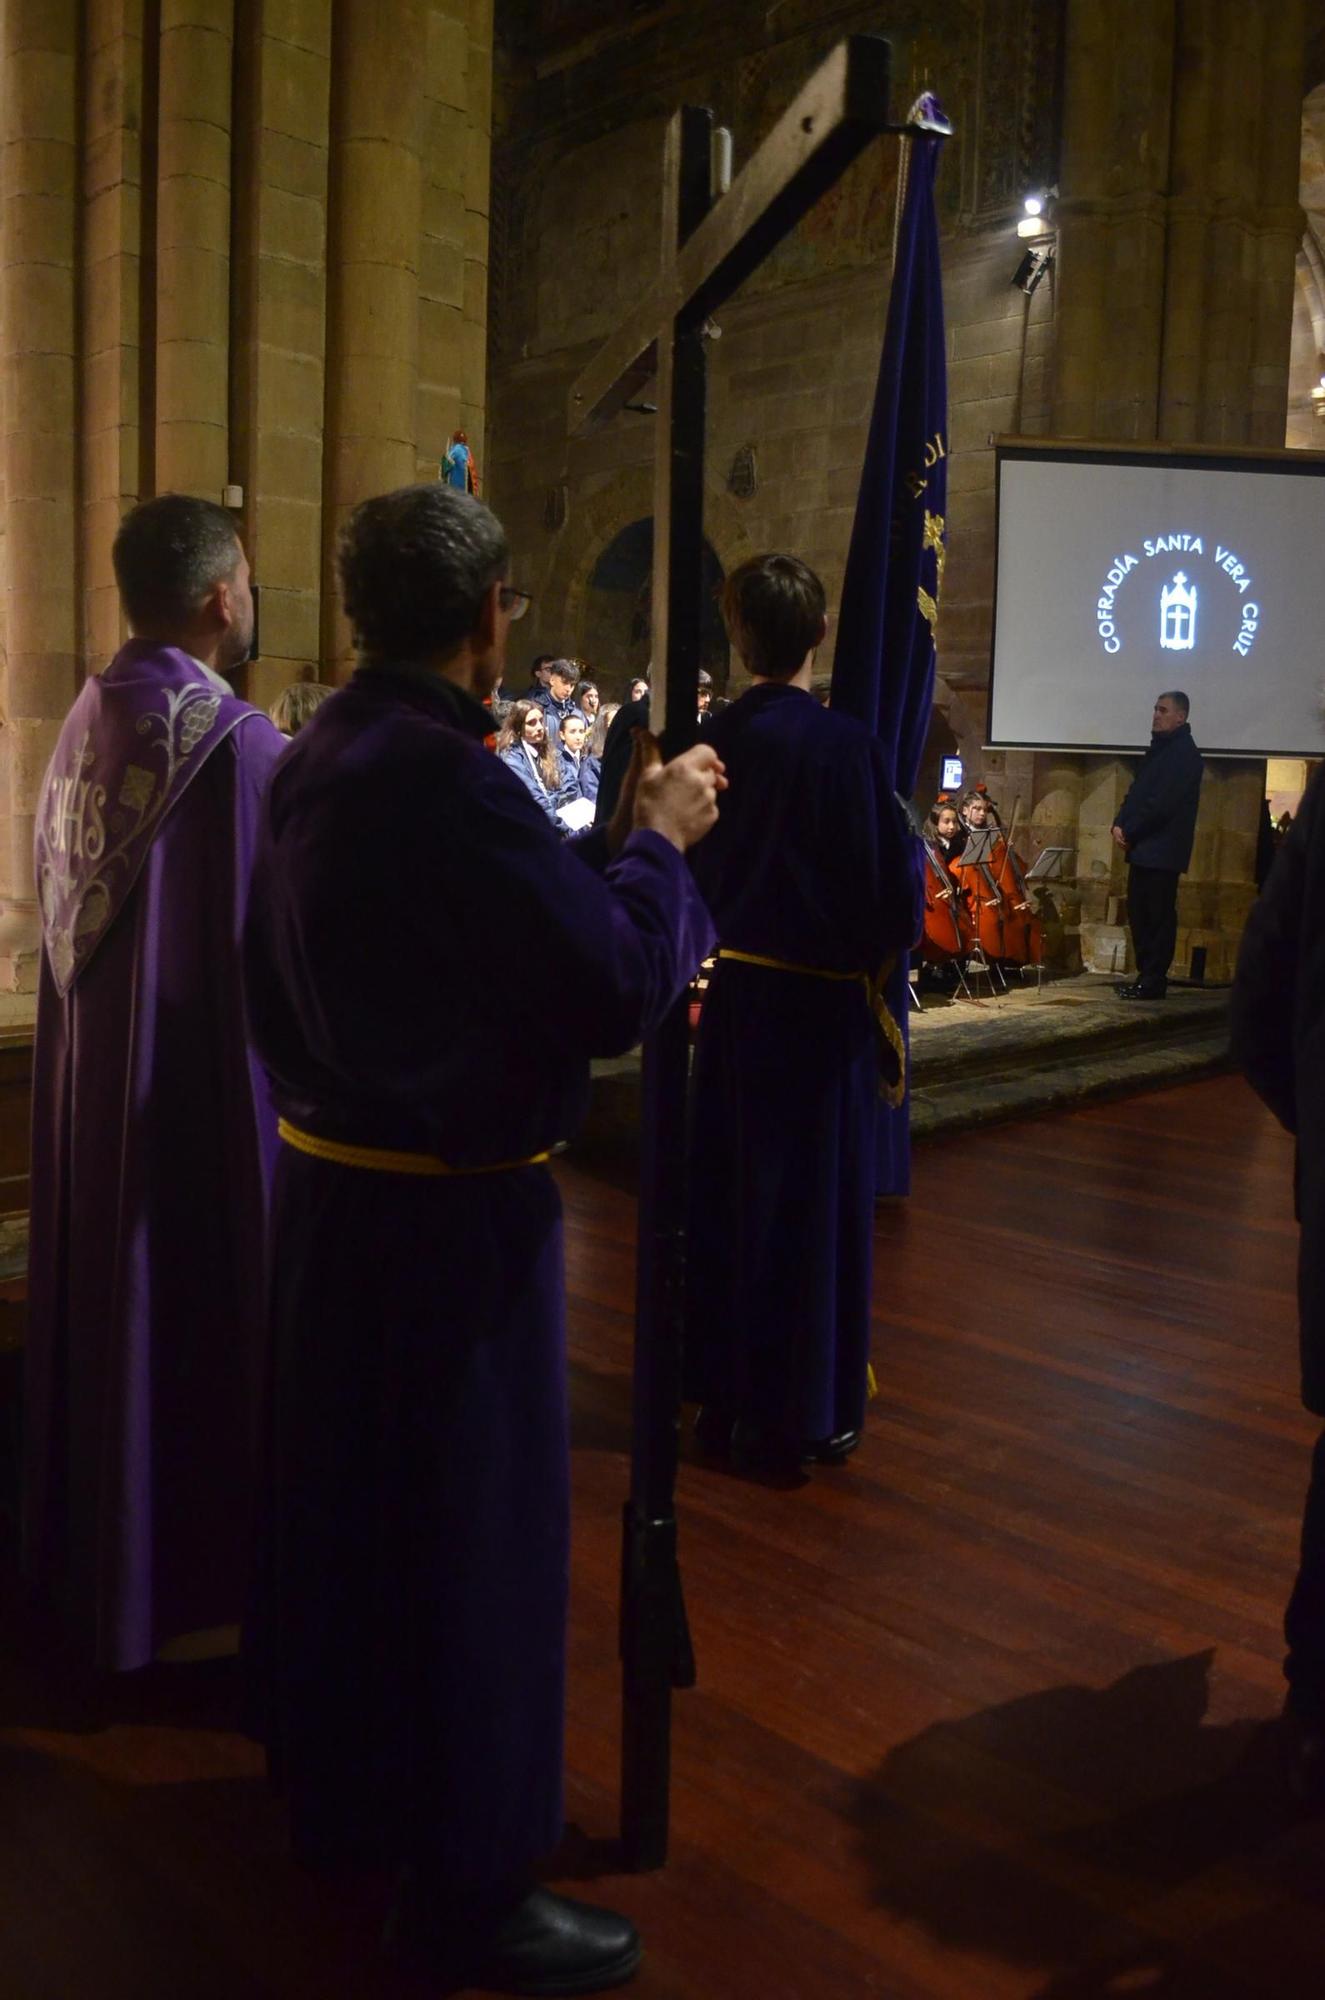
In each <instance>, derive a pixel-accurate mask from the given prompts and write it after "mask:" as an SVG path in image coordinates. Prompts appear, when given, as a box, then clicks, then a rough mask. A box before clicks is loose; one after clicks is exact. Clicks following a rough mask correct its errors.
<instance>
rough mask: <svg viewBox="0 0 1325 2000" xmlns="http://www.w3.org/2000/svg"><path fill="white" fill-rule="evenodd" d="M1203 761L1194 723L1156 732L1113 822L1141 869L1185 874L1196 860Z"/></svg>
mask: <svg viewBox="0 0 1325 2000" xmlns="http://www.w3.org/2000/svg"><path fill="white" fill-rule="evenodd" d="M1204 770H1205V759H1204V758H1203V757H1202V755H1201V753H1200V751H1199V750H1198V749H1197V747H1196V744H1195V743H1194V741H1193V740H1192V731H1191V724H1190V723H1187V722H1184V723H1183V724H1182V727H1181V728H1180V729H1173V730H1170V731H1169V732H1168V734H1166V735H1162V736H1158V735H1157V736H1152V737H1151V739H1150V748H1149V749H1148V750H1147V751H1146V754H1145V756H1144V757H1143V758H1142V760H1141V769H1140V770H1139V771H1138V772H1137V774H1136V776H1135V778H1134V779H1133V780H1132V783H1131V786H1130V788H1129V790H1128V793H1127V796H1126V798H1125V799H1124V800H1123V802H1122V804H1121V805H1120V806H1119V808H1118V811H1117V814H1116V816H1115V818H1114V825H1115V826H1117V827H1120V828H1121V829H1122V831H1123V833H1124V835H1125V836H1126V839H1127V859H1128V860H1129V861H1130V862H1131V863H1132V864H1133V866H1134V867H1137V868H1169V869H1172V870H1173V872H1174V873H1175V874H1176V875H1181V874H1182V873H1183V872H1184V870H1185V869H1186V867H1187V865H1188V863H1189V862H1190V861H1191V858H1192V841H1193V840H1194V839H1195V837H1196V813H1197V808H1198V807H1199V805H1200V803H1201V774H1202V772H1203V771H1204Z"/></svg>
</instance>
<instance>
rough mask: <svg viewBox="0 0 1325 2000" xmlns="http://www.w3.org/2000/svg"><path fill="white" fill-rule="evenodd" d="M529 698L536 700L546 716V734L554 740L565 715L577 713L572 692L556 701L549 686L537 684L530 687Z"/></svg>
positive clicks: (559, 732) (559, 733)
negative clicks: (563, 698) (561, 699)
mask: <svg viewBox="0 0 1325 2000" xmlns="http://www.w3.org/2000/svg"><path fill="white" fill-rule="evenodd" d="M529 700H530V701H536V702H537V703H538V705H539V707H540V708H541V709H542V711H543V713H544V715H545V716H546V717H547V728H548V734H549V736H551V737H552V739H553V741H554V742H555V741H556V740H557V738H558V737H559V736H560V735H561V725H562V723H563V722H564V721H565V720H566V717H567V716H568V715H576V714H578V713H579V711H578V709H577V708H576V706H575V696H574V694H573V693H571V694H568V695H567V696H566V699H565V701H558V700H557V697H556V696H555V695H554V694H553V692H552V690H551V688H545V687H542V686H539V687H536V688H533V689H531V691H530V694H529Z"/></svg>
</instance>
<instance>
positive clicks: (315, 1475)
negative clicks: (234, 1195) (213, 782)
mask: <svg viewBox="0 0 1325 2000" xmlns="http://www.w3.org/2000/svg"><path fill="white" fill-rule="evenodd" d="M341 579H342V585H343V590H344V599H345V608H346V611H347V613H348V615H349V616H350V618H351V619H352V621H353V623H354V626H355V630H356V633H357V637H358V644H359V648H360V665H359V668H358V671H357V672H356V673H355V675H354V678H353V679H352V680H351V682H350V683H349V685H348V686H347V687H346V688H344V689H343V690H342V691H341V692H340V693H339V694H337V695H335V696H334V697H333V698H332V699H331V700H330V701H329V702H327V703H325V704H324V705H323V707H322V708H320V709H319V710H318V712H317V714H316V715H315V716H314V717H313V719H312V720H311V722H309V723H308V725H307V726H306V728H305V729H304V730H303V731H302V732H301V733H300V735H299V736H298V737H297V738H296V740H295V743H294V745H293V747H292V748H291V750H290V752H289V755H288V756H287V757H286V759H285V760H284V762H283V763H282V765H281V768H280V770H279V771H278V772H277V774H276V777H275V779H274V781H273V783H272V786H271V789H270V791H269V793H268V796H267V802H266V807H265V809H264V814H263V826H262V832H261V836H260V840H259V849H258V858H257V863H256V868H255V872H254V886H253V900H252V905H251V909H250V914H249V923H248V933H247V941H246V953H247V982H248V1000H249V1010H250V1018H251V1021H252V1025H253V1033H254V1036H255V1039H256V1042H257V1046H258V1048H259V1050H260V1052H261V1055H262V1058H263V1061H264V1062H265V1064H266V1067H267V1070H268V1073H269V1076H270V1078H271V1082H272V1087H273V1092H274V1095H275V1099H276V1103H277V1108H278V1110H279V1112H280V1114H281V1119H282V1122H281V1128H280V1129H281V1134H282V1137H283V1138H284V1140H285V1142H286V1143H285V1145H284V1147H283V1148H282V1150H281V1156H280V1159H279V1161H278V1164H277V1172H276V1188H275V1207H274V1221H273V1229H274V1243H273V1269H274V1293H273V1317H274V1338H275V1363H274V1366H275V1374H274V1411H273V1422H272V1427H271V1428H272V1437H273V1441H274V1458H273V1463H272V1467H271V1493H270V1514H269V1518H268V1522H267V1528H266V1533H265V1536H264V1538H263V1542H264V1554H263V1559H262V1576H261V1581H260V1590H259V1593H258V1603H257V1608H256V1612H255V1617H254V1620H253V1623H252V1625H251V1627H250V1630H249V1632H248V1634H247V1635H246V1649H247V1651H248V1653H249V1658H250V1665H251V1669H252V1686H253V1690H254V1694H255V1696H256V1700H257V1705H258V1713H257V1715H256V1716H255V1723H256V1726H257V1727H258V1729H259V1732H260V1733H261V1734H262V1735H263V1736H264V1738H265V1740H266V1742H267V1744H268V1746H269V1749H270V1752H271V1754H272V1759H273V1767H274V1769H275V1770H276V1771H278V1772H279V1774H280V1776H281V1777H282V1779H283V1781H284V1784H285V1786H286V1788H287V1789H288V1792H289V1796H290V1802H291V1806H292V1811H293V1820H294V1830H295V1838H296V1844H297V1847H298V1848H299V1849H300V1850H302V1851H303V1852H304V1853H305V1854H306V1855H308V1856H309V1857H311V1858H314V1859H317V1858H322V1859H325V1860H327V1861H329V1862H333V1861H337V1860H340V1859H346V1858H352V1857H354V1856H360V1857H363V1858H373V1859H376V1860H379V1861H382V1860H386V1861H389V1862H393V1863H396V1864H399V1865H400V1866H401V1867H402V1868H403V1869H404V1871H405V1879H404V1882H403V1885H402V1897H401V1901H400V1903H399V1905H398V1929H399V1933H400V1935H401V1936H402V1937H403V1939H404V1940H406V1941H408V1942H409V1943H410V1944H411V1945H412V1946H413V1947H414V1949H416V1950H418V1951H422V1952H423V1953H425V1954H426V1956H427V1958H428V1960H429V1962H430V1964H431V1966H432V1969H433V1970H434V1971H435V1972H437V1973H439V1974H442V1975H444V1977H446V1978H449V1979H451V1980H453V1981H454V1982H455V1983H459V1984H470V1983H474V1984H482V1985H485V1986H494V1987H497V1988H498V1989H500V1990H501V1991H509V1992H518V1993H553V1992H555V1993H573V1992H575V1993H578V1992H589V1991H593V1990H597V1989H598V1988H599V1987H603V1986H608V1985H613V1984H616V1983H617V1982H618V1981H620V1980H621V1979H624V1978H626V1977H628V1976H629V1974H630V1973H631V1971H633V1969H634V1966H635V1964H636V1963H637V1961H638V1958H639V1943H638V1939H637V1937H636V1935H635V1933H634V1930H633V1929H632V1927H631V1926H630V1925H629V1924H628V1923H626V1922H625V1921H624V1920H623V1919H620V1918H617V1917H614V1916H612V1915H610V1914H609V1913H606V1912H600V1911H594V1910H589V1909H585V1908H584V1907H583V1906H581V1905H579V1904H576V1903H571V1902H568V1901H566V1900H565V1899H562V1898H558V1897H554V1896H550V1895H548V1894H547V1893H545V1892H542V1891H538V1890H534V1889H533V1888H532V1887H531V1883H532V1873H531V1871H532V1869H533V1867H534V1865H535V1863H536V1862H537V1861H538V1860H539V1859H540V1858H541V1857H543V1856H545V1855H546V1854H547V1853H548V1852H549V1851H550V1850H551V1849H552V1848H553V1847H554V1846H555V1845H556V1843H557V1841H558V1840H559V1838H560V1836H561V1831H562V1799H561V1739H562V1720H563V1718H562V1710H563V1689H564V1679H565V1617H566V1589H567V1572H568V1525H569V1522H568V1514H569V1477H568V1472H569V1455H568V1438H567V1393H566V1357H565V1301H564V1287H563V1276H562V1241H561V1210H560V1203H559V1200H558V1196H557V1189H556V1185H555V1182H554V1181H553V1179H552V1177H551V1175H550V1174H549V1172H548V1170H547V1165H546V1161H547V1158H548V1155H549V1152H550V1151H551V1150H552V1149H554V1148H556V1147H557V1146H559V1145H560V1144H561V1143H562V1142H563V1141H564V1140H566V1139H569V1138H570V1137H571V1136H572V1135H573V1133H574V1131H575V1128H576V1126H577V1125H578V1124H579V1121H580V1118H581V1116H582V1114H583V1111H584V1108H585V1103H586V1100H587V1096H588V1084H589V1058H590V1057H591V1056H592V1055H599V1054H602V1055H607V1054H611V1053H615V1052H620V1051H623V1050H625V1049H628V1048H630V1047H631V1046H632V1045H633V1044H634V1043H635V1042H637V1041H638V1040H639V1039H640V1037H641V1036H642V1035H643V1034H645V1033H646V1032H648V1030H649V1029H650V1028H651V1027H652V1026H653V1024H654V1023H656V1022H657V1021H658V1020H659V1019H660V1017H661V1016H662V1015H663V1014H664V1013H665V1011H666V1009H667V1008H668V1007H669V1005H671V1003H672V1002H673V1001H674V1000H675V999H676V997H677V996H678V995H679V994H680V993H681V992H682V990H683V989H684V986H685V983H686V981H687V979H688V978H689V977H690V975H691V974H692V973H693V971H694V969H695V967H696V966H697V965H698V963H699V962H700V960H701V959H702V957H703V955H704V952H705V949H706V947H707V944H708V942H709V940H710V938H711V930H710V926H709V923H708V918H707V914H706V912H705V910H704V908H703V905H702V903H701V902H700V900H699V896H698V894H697V892H696V890H695V888H694V885H693V882H692V881H691V878H690V874H689V870H688V869H687V868H686V866H685V862H684V858H683V853H684V849H685V848H686V847H687V845H688V844H689V843H690V842H691V841H692V840H694V839H696V838H698V837H699V836H700V834H702V833H703V832H705V831H707V829H708V827H709V826H710V825H711V824H712V823H713V820H714V817H715V813H716V805H715V798H716V791H717V788H718V787H719V785H720V784H721V770H720V766H719V764H718V760H717V758H716V757H715V756H714V755H713V753H712V752H711V751H710V750H708V749H706V748H700V749H696V750H694V751H691V752H690V753H688V755H687V756H686V757H684V758H680V759H678V760H677V761H676V762H675V763H674V764H672V765H669V766H666V767H662V766H658V767H657V768H656V769H653V770H651V771H648V772H645V773H644V774H643V775H640V776H638V780H637V784H636V786H635V788H634V793H633V801H632V800H630V799H628V800H627V802H626V805H625V807H624V809H623V810H624V817H623V819H621V820H619V821H618V823H617V826H616V827H615V829H614V830H613V832H612V834H611V835H604V834H590V835H587V836H586V837H585V839H584V840H583V841H570V842H565V841H561V840H559V839H558V837H557V834H556V832H555V831H554V829H553V828H552V826H551V825H550V824H549V822H548V819H547V817H546V815H545V814H544V813H543V812H542V811H541V810H540V809H539V807H538V806H537V805H536V804H535V803H534V801H533V800H532V799H531V798H530V796H529V794H528V793H527V792H526V791H525V789H524V787H523V786H522V785H521V784H520V782H519V780H518V779H517V778H516V777H515V776H514V775H513V773H512V772H511V771H510V770H509V769H508V768H507V767H506V765H505V764H504V763H503V762H502V761H501V760H500V759H499V758H497V757H492V756H490V755H488V754H487V753H486V751H485V750H484V747H483V739H484V737H485V736H486V734H487V733H488V731H489V729H490V728H491V718H490V716H489V714H488V712H487V710H486V709H484V708H483V707H482V706H481V705H480V704H481V701H482V699H483V697H484V696H485V695H487V694H488V693H490V691H491V689H492V688H493V686H494V685H495V684H496V682H497V680H498V677H499V675H500V673H501V668H502V658H503V654H504V651H505V645H506V636H507V629H508V626H509V625H510V623H511V622H512V618H513V615H516V612H517V607H518V605H519V603H520V597H519V593H518V592H516V591H514V590H513V589H511V588H510V586H509V584H508V582H507V546H506V539H505V536H504V534H503V532H502V529H501V526H500V524H499V523H498V522H497V520H496V519H495V518H494V516H493V515H492V514H490V513H489V512H488V510H487V508H486V507H483V506H482V505H480V503H479V502H477V501H475V500H473V499H471V498H469V497H467V496H465V495H463V494H460V493H456V492H454V491H452V490H451V489H449V488H447V487H445V486H440V485H435V484H434V485H427V486H417V487H407V488H405V489H403V490H402V491H400V492H397V493H391V494H386V495H384V496H383V497H381V498H379V499H376V500H370V501H367V502H365V503H364V504H363V505H362V506H361V507H360V508H359V509H358V510H357V511H356V513H355V514H354V515H353V517H352V519H351V521H350V523H349V526H348V529H347V531H346V535H345V539H344V541H343V544H342V551H341ZM632 814H633V826H634V831H633V832H632V831H630V826H631V823H632ZM613 844H617V845H618V846H619V851H617V852H616V855H615V859H609V850H610V848H611V846H612V845H613ZM552 1018H556V1019H558V1020H559V1021H561V1022H562V1023H563V1024H564V1032H563V1035H562V1038H561V1041H560V1043H559V1046H558V1051H557V1060H556V1062H555V1063H549V1062H548V1060H547V1052H546V1040H545V1035H546V1024H547V1022H548V1020H549V1019H552Z"/></svg>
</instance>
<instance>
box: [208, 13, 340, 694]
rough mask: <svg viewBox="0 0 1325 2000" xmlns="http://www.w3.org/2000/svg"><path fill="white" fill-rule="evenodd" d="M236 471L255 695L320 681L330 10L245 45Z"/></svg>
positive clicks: (271, 27) (235, 319)
mask: <svg viewBox="0 0 1325 2000" xmlns="http://www.w3.org/2000/svg"><path fill="white" fill-rule="evenodd" d="M239 73H240V75H241V77H242V78H243V79H244V85H243V89H242V101H241V102H239V103H237V104H236V106H235V119H236V133H237V135H238V140H239V143H238V144H237V146H236V153H235V157H236V162H237V165H236V182H237V185H236V190H235V195H236V200H235V215H236V228H235V245H234V252H233V256H234V270H235V276H234V286H233V289H234V293H235V310H234V313H233V315H232V327H233V331H234V354H233V357H232V363H233V365H232V370H231V472H232V476H233V477H234V478H235V479H236V480H237V481H238V482H239V483H240V484H242V486H243V487H244V492H245V505H244V512H243V519H242V527H243V532H244V538H245V542H246V545H247V548H248V553H249V559H250V561H251V563H252V565H253V574H254V577H255V579H256V581H257V582H258V583H259V584H260V586H261V622H260V639H261V647H262V656H261V658H260V659H259V660H258V661H256V662H255V664H254V665H253V666H252V667H250V668H249V670H248V681H247V688H246V692H247V694H248V697H249V699H250V700H251V701H254V702H256V703H258V704H259V706H261V707H263V708H266V707H269V706H270V704H271V703H272V701H273V700H274V699H275V697H276V695H277V694H278V693H279V691H280V690H281V688H283V687H285V686H286V685H287V684H288V683H289V682H290V681H292V680H299V679H320V678H322V672H321V659H320V652H321V636H322V635H321V588H322V412H323V404H324V400H325V392H326V377H325V345H326V305H327V163H328V147H329V141H330V125H329V120H330V92H331V13H330V9H329V8H328V7H327V6H326V5H325V4H324V0H283V4H282V5H280V6H272V5H268V6H266V7H263V8H262V9H261V10H253V12H252V13H251V15H250V17H249V18H248V20H247V22H246V27H245V33H244V36H243V39H242V42H241V46H240V63H239Z"/></svg>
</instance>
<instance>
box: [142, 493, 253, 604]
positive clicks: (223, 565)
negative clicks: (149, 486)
mask: <svg viewBox="0 0 1325 2000" xmlns="http://www.w3.org/2000/svg"><path fill="white" fill-rule="evenodd" d="M243 553H244V551H243V549H242V547H241V545H240V540H239V531H238V529H237V528H236V526H235V520H234V516H233V514H229V513H227V512H226V510H225V508H224V507H218V506H217V505H216V502H215V501H214V500H199V499H198V498H197V496H196V495H195V494H193V493H158V494H157V496H156V498H155V499H154V500H144V501H143V502H142V504H141V506H138V507H135V508H133V509H132V510H131V512H129V513H128V514H126V515H125V517H124V519H123V520H122V521H121V522H120V525H119V531H118V533H117V534H116V536H115V541H114V545H113V547H112V549H111V561H112V562H113V563H114V565H115V581H116V583H117V584H118V585H119V587H120V598H121V601H122V602H123V605H124V611H125V616H126V617H127V618H128V620H129V623H130V624H131V625H136V626H145V625H162V624H170V623H171V622H172V621H175V620H180V619H184V620H187V619H189V618H191V617H192V616H193V615H194V613H195V612H196V611H197V610H198V608H199V606H200V605H201V603H202V601H203V599H204V598H205V597H206V595H207V593H208V591H209V590H214V589H215V587H216V585H217V584H218V583H224V582H226V581H228V579H229V578H230V577H232V576H233V575H234V573H235V571H236V570H237V569H238V567H239V562H240V558H241V556H242V555H243Z"/></svg>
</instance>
